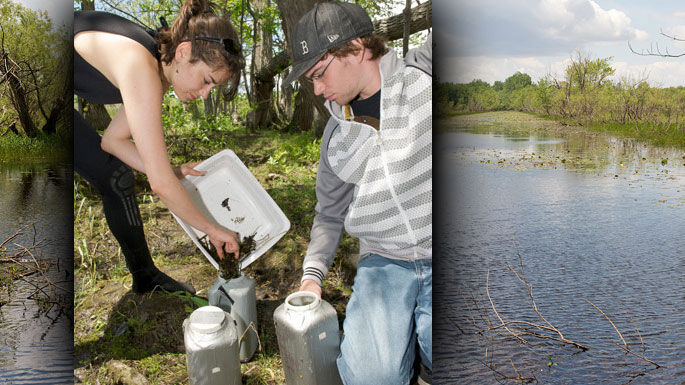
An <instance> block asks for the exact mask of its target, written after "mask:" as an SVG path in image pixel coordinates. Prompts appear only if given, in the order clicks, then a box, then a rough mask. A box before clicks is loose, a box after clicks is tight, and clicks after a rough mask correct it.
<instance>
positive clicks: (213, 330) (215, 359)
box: [183, 306, 242, 385]
mask: <svg viewBox="0 0 685 385" xmlns="http://www.w3.org/2000/svg"><path fill="white" fill-rule="evenodd" d="M183 340H184V342H185V348H186V364H187V367H188V377H189V379H190V384H191V385H239V384H241V383H242V376H241V374H240V360H239V351H238V332H237V330H236V325H235V321H234V320H233V318H231V315H230V314H228V313H226V312H224V311H223V310H221V309H220V308H218V307H216V306H203V307H201V308H198V309H196V310H195V311H194V312H193V313H192V314H191V315H190V317H189V318H186V319H185V320H184V321H183Z"/></svg>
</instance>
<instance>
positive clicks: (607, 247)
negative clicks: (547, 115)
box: [434, 125, 685, 384]
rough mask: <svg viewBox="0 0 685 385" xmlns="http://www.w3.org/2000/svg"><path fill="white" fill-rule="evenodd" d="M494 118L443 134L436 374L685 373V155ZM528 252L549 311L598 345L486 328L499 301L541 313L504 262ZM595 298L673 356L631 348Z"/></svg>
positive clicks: (563, 379)
mask: <svg viewBox="0 0 685 385" xmlns="http://www.w3.org/2000/svg"><path fill="white" fill-rule="evenodd" d="M493 127H495V128H497V127H496V126H495V125H490V126H489V128H488V127H486V128H483V127H473V126H462V127H460V128H459V129H457V130H453V132H450V133H445V134H441V138H440V140H438V141H436V143H439V147H436V149H435V151H436V155H437V157H436V159H437V161H436V165H437V167H436V178H435V180H438V181H439V182H438V186H439V189H437V190H436V202H437V205H436V207H439V208H440V210H438V211H437V213H438V215H437V216H436V225H437V226H436V227H435V228H437V229H439V230H438V231H436V238H437V241H438V253H439V254H440V257H439V259H438V262H437V263H438V264H439V268H438V269H436V274H437V275H438V277H437V278H436V282H438V284H437V285H436V290H435V292H434V293H435V298H434V299H435V301H436V302H437V304H438V305H436V306H438V309H440V311H439V312H438V313H439V317H436V319H435V322H434V326H435V329H434V333H435V336H436V338H435V341H436V344H435V347H434V356H435V361H436V363H435V365H434V367H435V368H436V370H435V375H434V378H435V383H441V384H443V383H444V384H466V383H474V384H476V383H477V384H497V383H498V380H502V378H503V377H502V376H501V375H500V374H498V373H497V372H496V371H499V372H500V373H501V374H502V375H504V376H510V377H517V375H518V374H520V375H521V376H522V377H527V378H535V379H536V380H537V381H538V383H545V384H571V383H573V384H575V383H582V384H590V383H611V384H623V383H631V384H675V383H684V382H685V355H683V352H684V351H685V317H683V316H682V309H683V308H685V296H684V295H683V293H684V292H685V281H683V271H685V255H684V254H683V250H685V238H683V236H682V231H683V230H682V229H683V228H685V191H684V190H685V165H684V164H683V163H685V158H683V156H685V153H684V152H683V151H680V150H675V149H658V148H653V147H648V146H645V145H644V144H641V143H637V142H634V141H629V140H623V139H615V138H607V137H604V136H602V135H580V134H574V135H571V136H561V135H560V136H556V137H550V136H546V135H545V134H534V135H531V134H528V133H525V134H521V135H512V134H506V133H503V132H502V130H500V129H493ZM517 253H520V255H521V258H522V261H523V264H524V267H525V273H526V277H527V279H528V281H529V282H530V283H531V284H532V287H533V290H534V296H535V300H536V303H537V304H538V306H539V310H540V311H541V313H542V314H543V315H544V316H545V317H546V318H547V319H548V320H549V321H550V322H551V323H552V324H554V325H555V326H557V327H558V328H559V329H560V330H561V331H562V332H563V333H564V335H565V337H567V338H569V339H572V340H574V341H577V342H579V343H581V344H583V345H586V346H588V347H589V348H590V349H589V350H588V351H586V352H583V351H580V350H579V349H576V348H573V347H570V346H565V345H562V344H559V343H556V342H554V341H543V340H536V341H532V342H534V343H535V344H534V345H522V344H520V343H518V342H515V341H514V340H513V339H511V338H508V339H506V340H503V339H502V338H500V337H499V336H497V335H496V334H493V333H484V334H480V335H479V334H476V333H474V332H475V330H476V328H475V327H474V324H482V319H483V317H490V320H491V321H492V322H493V323H498V320H497V318H496V316H495V315H494V314H493V312H492V311H491V309H490V307H491V305H492V304H494V305H495V306H496V308H497V310H498V312H499V314H500V316H502V318H503V319H505V320H514V319H518V320H525V321H529V322H536V323H540V322H541V321H540V319H539V317H538V316H537V315H536V314H535V312H534V310H533V309H532V307H531V305H530V303H529V302H528V295H527V291H526V288H525V286H523V285H522V283H521V282H520V281H519V280H518V279H517V277H516V276H515V275H514V274H512V273H511V272H510V271H507V269H506V267H505V264H509V265H511V266H515V267H518V263H519V262H518V259H517ZM488 271H489V274H490V276H489V291H490V295H491V298H492V301H493V302H492V304H491V303H490V301H489V299H488V298H487V295H486V292H485V280H486V276H487V275H488ZM585 299H588V300H590V301H592V302H593V303H594V304H596V305H597V306H599V307H600V308H601V309H602V310H603V311H604V312H605V313H606V314H607V315H608V316H610V317H611V319H612V321H613V322H614V323H615V324H616V326H617V327H618V328H619V330H620V331H621V333H622V336H623V338H624V339H625V340H626V343H627V344H628V345H629V346H630V347H631V348H632V349H633V350H634V351H635V352H637V353H639V354H644V355H645V356H646V357H648V358H650V359H652V360H654V361H656V362H658V363H659V364H661V365H663V367H661V368H656V367H655V366H653V365H651V364H649V363H647V362H644V361H642V360H640V359H638V358H636V357H635V356H633V355H630V354H626V353H625V352H624V351H623V350H621V349H620V348H619V347H618V346H617V345H616V343H618V344H620V345H622V342H621V340H620V338H619V337H618V335H617V333H616V331H615V330H614V328H613V327H612V325H611V324H610V323H609V322H608V321H607V320H606V318H604V316H603V315H602V314H600V313H599V312H598V311H597V310H596V309H595V308H593V307H592V306H591V305H589V304H588V303H587V302H586V301H585ZM478 302H480V303H481V304H485V306H482V307H481V308H478V307H477V306H476V303H478ZM493 336H495V337H493ZM489 338H492V339H491V340H489ZM643 342H644V347H643V345H642V343H643ZM486 357H487V358H486ZM486 365H491V367H490V368H488V367H487V366H486ZM514 368H515V370H514ZM495 370H496V371H495ZM517 372H518V373H517Z"/></svg>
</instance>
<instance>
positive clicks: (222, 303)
mask: <svg viewBox="0 0 685 385" xmlns="http://www.w3.org/2000/svg"><path fill="white" fill-rule="evenodd" d="M209 304H210V305H212V306H216V307H219V308H221V309H222V310H223V311H225V312H227V313H229V314H230V315H231V317H233V319H234V320H235V321H236V323H237V331H238V340H239V342H240V361H241V362H247V361H249V360H250V358H252V356H253V355H254V352H255V351H256V350H257V346H258V345H259V341H258V339H257V330H259V329H257V295H256V292H255V281H254V279H252V278H250V277H248V276H245V275H241V276H240V277H238V278H234V279H231V280H229V281H227V280H225V279H223V278H221V276H219V277H218V278H217V279H216V281H215V282H214V285H212V287H211V288H210V289H209ZM250 324H252V325H253V326H250ZM246 330H247V331H246ZM241 338H242V340H241Z"/></svg>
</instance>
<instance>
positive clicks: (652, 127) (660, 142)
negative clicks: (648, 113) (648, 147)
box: [588, 122, 685, 149]
mask: <svg viewBox="0 0 685 385" xmlns="http://www.w3.org/2000/svg"><path fill="white" fill-rule="evenodd" d="M588 128H589V129H591V130H594V131H601V132H609V133H611V134H612V135H616V136H621V137H626V138H633V139H637V140H640V141H643V142H647V143H650V144H653V145H656V146H661V147H677V148H682V149H685V124H683V123H681V124H663V123H660V124H652V123H647V122H639V123H617V122H612V123H595V124H590V125H589V127H588Z"/></svg>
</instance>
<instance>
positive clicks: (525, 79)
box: [504, 71, 533, 92]
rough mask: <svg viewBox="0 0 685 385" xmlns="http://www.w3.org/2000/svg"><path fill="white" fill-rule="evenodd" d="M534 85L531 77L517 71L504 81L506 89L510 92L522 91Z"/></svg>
mask: <svg viewBox="0 0 685 385" xmlns="http://www.w3.org/2000/svg"><path fill="white" fill-rule="evenodd" d="M531 84H533V82H532V80H531V79H530V75H528V74H524V73H521V72H519V71H516V73H515V74H513V75H511V76H509V77H508V78H507V79H506V80H505V81H504V89H505V90H506V91H508V92H512V91H515V90H520V89H521V88H525V87H528V86H529V85H531Z"/></svg>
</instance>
